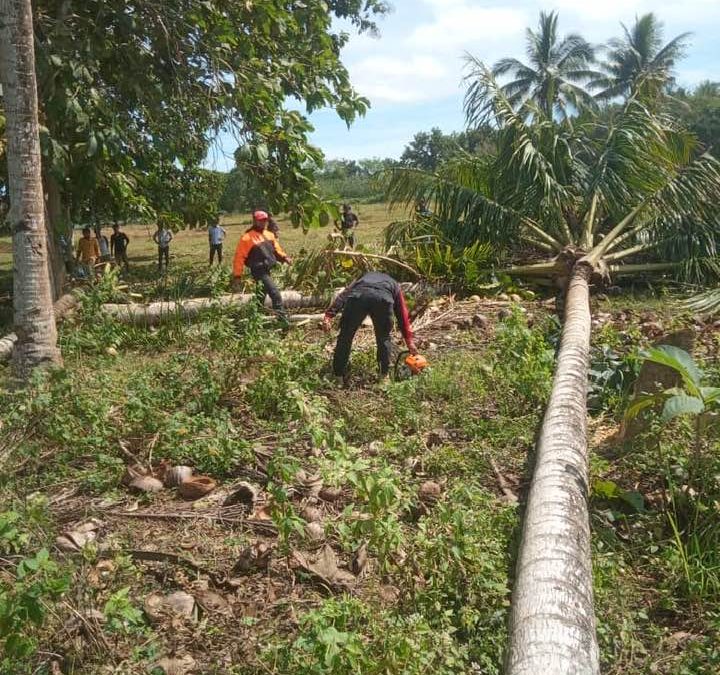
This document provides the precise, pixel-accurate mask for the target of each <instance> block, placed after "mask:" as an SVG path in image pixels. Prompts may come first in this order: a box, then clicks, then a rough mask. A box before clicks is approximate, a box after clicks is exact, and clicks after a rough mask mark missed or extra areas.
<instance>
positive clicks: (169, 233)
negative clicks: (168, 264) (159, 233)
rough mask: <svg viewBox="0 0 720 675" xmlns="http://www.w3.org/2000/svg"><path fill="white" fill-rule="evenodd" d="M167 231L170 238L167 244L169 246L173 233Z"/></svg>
mask: <svg viewBox="0 0 720 675" xmlns="http://www.w3.org/2000/svg"><path fill="white" fill-rule="evenodd" d="M167 232H168V234H169V235H170V239H168V246H169V245H170V242H171V241H172V240H173V233H172V230H168V231H167Z"/></svg>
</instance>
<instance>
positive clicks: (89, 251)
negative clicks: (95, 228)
mask: <svg viewBox="0 0 720 675" xmlns="http://www.w3.org/2000/svg"><path fill="white" fill-rule="evenodd" d="M91 235H92V231H91V230H90V228H89V227H83V231H82V237H81V238H80V241H78V247H77V256H76V257H77V261H78V264H79V265H80V269H81V270H83V272H84V275H85V276H87V277H88V278H91V277H92V276H94V272H95V262H96V261H97V259H98V258H99V257H100V248H99V247H98V240H97V238H96V237H93V236H91Z"/></svg>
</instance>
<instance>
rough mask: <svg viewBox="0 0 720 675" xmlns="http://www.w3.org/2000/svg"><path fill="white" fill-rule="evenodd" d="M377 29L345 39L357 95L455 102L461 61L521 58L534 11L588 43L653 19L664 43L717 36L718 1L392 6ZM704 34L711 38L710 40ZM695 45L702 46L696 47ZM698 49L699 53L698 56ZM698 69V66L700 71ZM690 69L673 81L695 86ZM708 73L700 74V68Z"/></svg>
mask: <svg viewBox="0 0 720 675" xmlns="http://www.w3.org/2000/svg"><path fill="white" fill-rule="evenodd" d="M394 4H395V11H394V12H393V13H392V14H391V15H389V16H388V17H387V18H386V19H384V20H382V21H381V22H380V31H381V37H380V39H372V38H369V37H366V36H360V37H357V38H352V39H351V41H350V44H349V45H348V47H347V49H346V51H345V54H344V57H345V61H346V63H347V64H348V67H349V69H350V73H351V77H352V82H353V84H354V85H355V86H356V88H357V90H358V91H359V92H360V93H361V94H363V95H365V96H368V97H369V98H370V100H371V101H372V102H373V103H375V104H383V103H388V104H412V103H423V102H427V101H431V100H438V99H441V98H447V97H449V96H458V89H459V87H460V83H461V80H462V75H463V71H462V55H463V54H464V53H465V52H470V53H472V54H473V55H475V56H477V57H478V58H480V59H481V60H483V61H485V62H486V63H494V62H495V61H496V60H497V59H499V58H500V57H502V56H510V55H512V56H517V57H520V58H523V57H524V50H525V28H526V27H528V26H535V24H536V23H537V16H538V13H539V11H540V10H542V9H545V10H546V11H550V10H558V11H559V13H560V32H561V34H566V33H571V32H579V33H581V34H582V35H584V36H585V37H587V38H588V39H589V40H590V41H592V42H595V43H600V42H604V41H605V40H606V39H607V38H609V37H611V36H613V35H618V34H619V33H620V22H624V23H626V24H629V23H631V22H632V21H633V20H634V18H635V16H638V15H641V14H643V13H645V12H648V11H655V13H656V14H657V15H658V16H659V18H660V19H661V20H663V21H664V22H665V24H666V37H667V38H668V39H669V38H670V37H672V36H674V35H676V34H678V33H680V32H683V31H688V30H695V31H698V32H702V33H703V34H705V33H709V31H708V27H709V25H714V26H715V27H716V30H717V28H720V0H666V1H665V2H663V3H661V4H660V3H658V2H657V0H602V2H592V1H589V0H588V1H585V0H505V1H504V2H503V1H502V0H395V2H394ZM710 34H711V33H710ZM703 39H704V40H705V44H706V46H705V49H707V44H708V43H707V36H705V37H704V38H703ZM698 42H700V43H701V44H702V40H700V39H698ZM701 48H702V47H701V46H700V47H699V49H701ZM703 65H704V64H703ZM701 69H702V68H700V69H699V68H698V67H697V64H696V63H692V62H683V63H681V64H679V68H678V75H679V77H678V79H679V80H680V81H686V82H694V81H696V73H697V71H698V70H701ZM705 69H706V70H707V68H705Z"/></svg>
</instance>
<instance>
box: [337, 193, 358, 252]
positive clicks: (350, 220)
mask: <svg viewBox="0 0 720 675" xmlns="http://www.w3.org/2000/svg"><path fill="white" fill-rule="evenodd" d="M359 222H360V221H359V220H358V217H357V216H356V215H355V214H354V213H353V211H352V207H351V206H350V204H343V207H342V214H341V216H340V232H341V233H342V235H343V237H345V240H346V241H347V242H348V244H350V247H351V248H355V228H356V227H357V226H358V224H359Z"/></svg>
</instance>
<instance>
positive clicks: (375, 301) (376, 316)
mask: <svg viewBox="0 0 720 675" xmlns="http://www.w3.org/2000/svg"><path fill="white" fill-rule="evenodd" d="M368 315H369V316H370V318H371V319H372V323H373V328H374V329H375V343H376V345H377V360H378V365H379V366H380V372H381V373H382V374H383V375H387V373H388V372H389V370H390V352H391V350H392V338H391V337H390V334H391V333H392V326H393V303H392V300H390V299H388V298H386V297H382V296H377V295H371V294H368V295H363V296H360V297H357V298H348V300H347V302H346V303H345V308H344V309H343V313H342V318H341V319H340V334H339V335H338V339H337V345H336V346H335V355H334V356H333V373H334V374H335V375H345V372H346V371H347V366H348V361H349V359H350V347H351V346H352V341H353V338H354V337H355V333H357V330H358V328H360V324H362V322H363V320H364V319H365V317H366V316H368Z"/></svg>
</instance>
